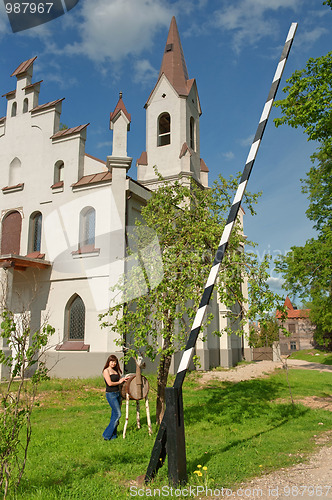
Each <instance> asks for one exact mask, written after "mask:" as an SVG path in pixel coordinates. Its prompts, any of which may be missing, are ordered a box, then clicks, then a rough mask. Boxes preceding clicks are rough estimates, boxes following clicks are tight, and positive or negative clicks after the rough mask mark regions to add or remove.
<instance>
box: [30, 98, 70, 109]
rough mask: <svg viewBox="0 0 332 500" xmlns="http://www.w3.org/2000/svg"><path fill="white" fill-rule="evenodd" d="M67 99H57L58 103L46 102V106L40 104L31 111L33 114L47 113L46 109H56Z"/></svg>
mask: <svg viewBox="0 0 332 500" xmlns="http://www.w3.org/2000/svg"><path fill="white" fill-rule="evenodd" d="M64 100H65V98H64V97H62V98H61V99H56V101H50V102H46V103H45V104H40V105H39V106H36V107H35V108H33V109H32V110H31V113H37V112H38V111H45V110H46V109H49V108H54V107H55V106H56V105H57V104H58V103H59V102H62V101H64Z"/></svg>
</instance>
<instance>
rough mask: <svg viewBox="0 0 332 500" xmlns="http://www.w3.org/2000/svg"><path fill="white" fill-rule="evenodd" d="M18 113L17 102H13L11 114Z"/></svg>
mask: <svg viewBox="0 0 332 500" xmlns="http://www.w3.org/2000/svg"><path fill="white" fill-rule="evenodd" d="M16 113H17V103H16V102H13V104H12V112H11V116H16Z"/></svg>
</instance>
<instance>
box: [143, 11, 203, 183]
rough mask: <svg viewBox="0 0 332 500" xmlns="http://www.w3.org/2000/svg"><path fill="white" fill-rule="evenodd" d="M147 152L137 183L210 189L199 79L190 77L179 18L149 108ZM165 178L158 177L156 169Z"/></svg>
mask: <svg viewBox="0 0 332 500" xmlns="http://www.w3.org/2000/svg"><path fill="white" fill-rule="evenodd" d="M145 109H146V150H145V151H143V153H142V154H141V156H140V158H139V159H138V160H137V180H138V181H139V182H141V183H142V184H144V185H145V186H148V187H149V188H150V189H156V188H157V187H158V185H159V184H160V182H164V181H165V182H174V181H175V180H179V179H181V182H183V183H188V184H190V178H193V179H195V180H196V181H197V182H199V183H200V184H201V185H203V186H207V185H208V179H207V167H206V165H205V164H202V162H201V159H200V137H199V117H200V115H201V113H202V111H201V106H200V103H199V97H198V92H197V86H196V82H195V79H190V80H189V77H188V71H187V66H186V62H185V59H184V55H183V50H182V46H181V41H180V36H179V32H178V28H177V25H176V20H175V17H173V18H172V21H171V25H170V28H169V32H168V36H167V41H166V46H165V50H164V53H163V58H162V62H161V67H160V72H159V78H158V80H157V83H156V84H155V86H154V88H153V90H152V92H151V94H150V96H149V98H148V100H147V102H146V104H145ZM156 167H157V170H158V172H159V173H160V174H161V175H162V177H163V178H164V181H160V179H159V178H158V177H157V176H156V172H155V168H156Z"/></svg>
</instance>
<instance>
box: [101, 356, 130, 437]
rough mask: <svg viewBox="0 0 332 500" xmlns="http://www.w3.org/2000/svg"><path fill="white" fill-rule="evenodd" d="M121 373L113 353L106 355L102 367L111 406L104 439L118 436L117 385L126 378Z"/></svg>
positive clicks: (118, 405)
mask: <svg viewBox="0 0 332 500" xmlns="http://www.w3.org/2000/svg"><path fill="white" fill-rule="evenodd" d="M121 373H122V370H121V368H120V365H119V360H118V358H117V357H116V356H114V354H111V355H110V356H108V358H107V361H106V363H105V366H104V369H103V376H104V380H105V383H106V399H107V401H108V404H109V405H110V407H111V408H112V415H111V420H110V423H109V424H108V426H107V427H106V429H105V430H104V432H103V438H104V439H105V441H109V440H110V439H116V438H117V437H118V436H117V433H116V431H117V427H118V424H119V420H120V417H121V409H120V405H121V395H120V391H119V385H120V384H122V382H124V381H125V380H127V378H128V376H126V377H122V378H120V375H121Z"/></svg>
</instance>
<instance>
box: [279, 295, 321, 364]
mask: <svg viewBox="0 0 332 500" xmlns="http://www.w3.org/2000/svg"><path fill="white" fill-rule="evenodd" d="M284 306H285V307H286V309H287V319H286V321H285V324H284V327H285V328H286V329H287V330H288V331H289V333H290V334H291V335H290V336H285V335H284V334H283V333H282V331H281V330H280V332H279V342H280V353H281V354H291V353H292V352H294V351H300V350H302V349H311V348H312V347H313V344H314V340H313V337H314V331H315V327H314V325H313V324H312V323H311V321H310V319H309V313H310V309H297V308H296V307H294V306H293V304H292V302H291V300H290V298H289V297H288V296H287V297H286V300H285V304H284ZM276 318H278V319H280V318H281V313H280V311H277V312H276Z"/></svg>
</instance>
